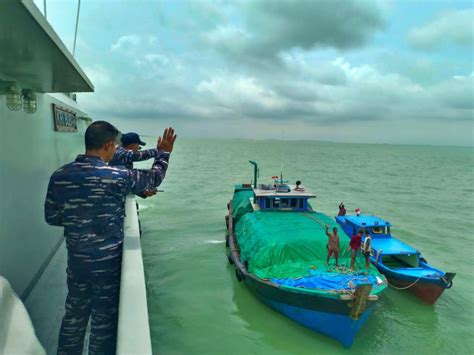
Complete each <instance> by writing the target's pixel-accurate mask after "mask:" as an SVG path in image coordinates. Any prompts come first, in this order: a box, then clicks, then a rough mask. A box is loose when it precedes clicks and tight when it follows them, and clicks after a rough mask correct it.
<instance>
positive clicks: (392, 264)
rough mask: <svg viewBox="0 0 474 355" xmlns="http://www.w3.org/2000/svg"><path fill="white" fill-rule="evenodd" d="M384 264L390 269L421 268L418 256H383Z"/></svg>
mask: <svg viewBox="0 0 474 355" xmlns="http://www.w3.org/2000/svg"><path fill="white" fill-rule="evenodd" d="M382 263H383V264H384V265H385V266H387V267H388V268H390V269H405V268H411V267H419V266H420V265H419V259H418V254H397V255H382Z"/></svg>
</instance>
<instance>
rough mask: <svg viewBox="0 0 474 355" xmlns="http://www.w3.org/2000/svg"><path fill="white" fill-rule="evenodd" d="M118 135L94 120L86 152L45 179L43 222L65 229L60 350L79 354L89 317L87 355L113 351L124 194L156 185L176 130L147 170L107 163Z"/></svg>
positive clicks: (160, 142)
mask: <svg viewBox="0 0 474 355" xmlns="http://www.w3.org/2000/svg"><path fill="white" fill-rule="evenodd" d="M119 135H120V134H119V131H118V130H117V129H116V128H115V127H114V126H113V125H111V124H110V123H108V122H105V121H97V122H94V123H92V124H91V125H90V126H89V127H88V128H87V130H86V133H85V146H86V152H85V154H84V155H78V156H77V158H76V160H75V161H74V162H72V163H69V164H67V165H65V166H63V167H61V168H60V169H58V170H57V171H56V172H54V174H53V175H52V176H51V179H50V182H49V186H48V192H47V196H46V201H45V218H46V221H47V222H48V224H51V225H54V226H62V227H64V236H65V238H66V246H67V249H68V265H67V270H66V272H67V284H68V295H67V299H66V305H65V307H66V313H65V315H64V318H63V321H62V324H61V330H60V333H59V342H58V353H59V354H81V353H82V348H83V342H84V335H85V331H86V327H87V323H88V321H89V317H90V318H91V334H90V340H89V354H99V353H100V354H115V344H116V336H117V316H118V298H119V291H120V270H121V262H122V243H123V216H122V214H121V213H120V211H121V208H122V204H123V198H124V196H126V195H127V194H129V193H139V192H141V191H145V190H147V189H151V188H154V187H156V186H158V185H160V184H161V182H162V181H163V179H164V177H165V174H166V170H167V168H168V160H169V155H170V153H171V152H172V150H173V144H174V141H175V139H176V135H175V134H174V130H173V129H172V128H167V129H166V130H165V132H164V135H163V138H161V137H160V138H159V140H158V147H159V149H160V151H161V152H160V155H159V157H158V158H155V161H154V162H153V165H152V167H151V169H150V170H128V169H121V168H114V167H109V166H107V165H106V162H108V161H110V159H111V158H112V156H113V155H114V153H115V146H116V143H117V142H116V140H117V137H118V136H119Z"/></svg>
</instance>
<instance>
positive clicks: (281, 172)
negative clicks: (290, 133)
mask: <svg viewBox="0 0 474 355" xmlns="http://www.w3.org/2000/svg"><path fill="white" fill-rule="evenodd" d="M281 141H282V142H281V144H280V183H281V184H283V143H284V141H285V130H284V129H283V128H282V130H281Z"/></svg>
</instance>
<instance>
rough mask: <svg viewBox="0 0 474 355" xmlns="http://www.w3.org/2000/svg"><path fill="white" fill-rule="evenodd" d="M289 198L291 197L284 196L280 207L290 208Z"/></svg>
mask: <svg viewBox="0 0 474 355" xmlns="http://www.w3.org/2000/svg"><path fill="white" fill-rule="evenodd" d="M288 200H289V199H287V198H282V199H281V204H280V208H288V206H289V201H288Z"/></svg>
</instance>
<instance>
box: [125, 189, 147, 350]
mask: <svg viewBox="0 0 474 355" xmlns="http://www.w3.org/2000/svg"><path fill="white" fill-rule="evenodd" d="M125 214H126V217H125V224H124V232H125V239H124V244H123V260H122V280H121V285H120V307H119V321H118V334H117V354H151V353H152V350H151V339H150V326H149V323H148V306H147V298H146V287H145V274H144V269H143V258H142V248H141V243H140V228H139V225H138V215H137V207H136V202H135V197H134V195H130V196H128V197H127V200H126V202H125Z"/></svg>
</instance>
